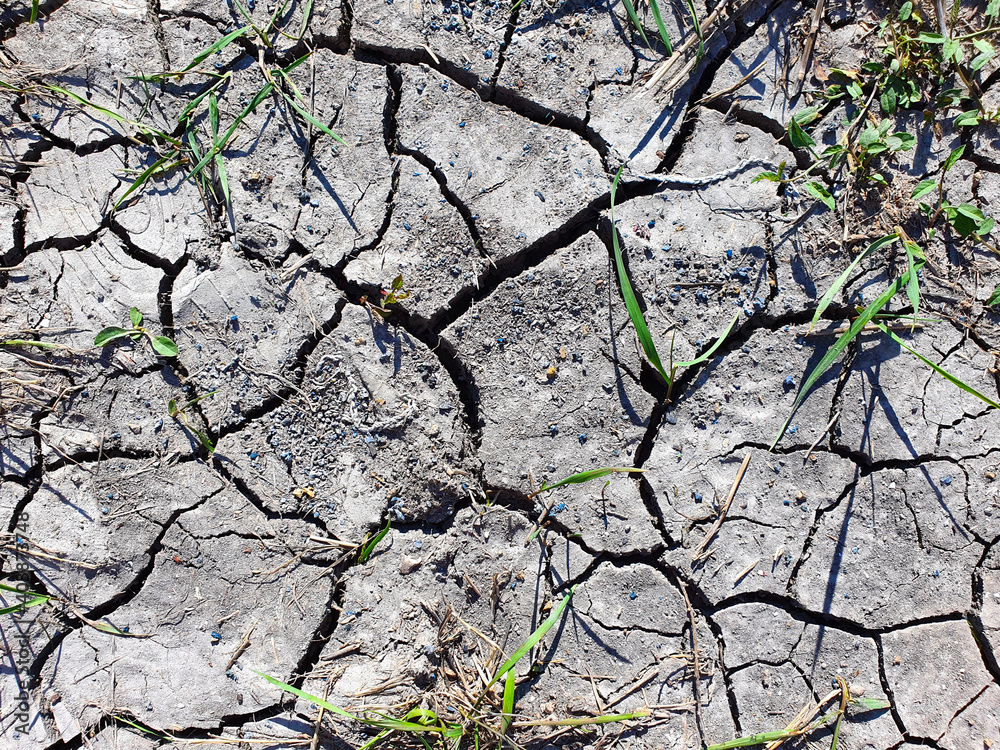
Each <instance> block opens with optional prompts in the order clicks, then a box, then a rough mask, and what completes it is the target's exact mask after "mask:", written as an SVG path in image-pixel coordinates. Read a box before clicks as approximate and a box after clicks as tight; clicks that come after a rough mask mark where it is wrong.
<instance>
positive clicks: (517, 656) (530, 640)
mask: <svg viewBox="0 0 1000 750" xmlns="http://www.w3.org/2000/svg"><path fill="white" fill-rule="evenodd" d="M575 591H576V586H571V587H570V590H569V591H568V592H567V593H566V596H564V597H563V598H562V601H560V602H559V604H557V605H556V606H555V607H553V608H552V613H551V614H550V615H549V617H548V619H547V620H545V622H543V623H542V624H541V625H539V626H538V628H537V629H536V630H535V632H534V633H532V634H531V635H529V636H528V637H527V639H526V640H525V641H524V643H522V644H521V647H520V648H519V649H518V650H517V651H515V652H514V654H513V655H512V656H511V657H510V658H509V659H508V660H507V661H505V662H504V663H503V664H501V665H500V668H499V669H498V670H497V671H496V674H495V675H494V676H493V679H492V680H490V683H489V684H488V685H487V686H486V688H485V689H484V690H483V692H482V695H480V696H479V699H478V700H477V701H476V703H475V707H476V708H478V707H479V704H480V703H482V702H483V698H485V697H486V694H487V693H488V692H489V690H490V688H491V687H493V686H494V685H496V684H497V682H498V681H499V680H500V678H501V677H503V676H504V675H505V674H507V671H508V670H510V669H513V668H514V667H515V666H516V665H517V663H518V662H519V661H520V660H521V657H523V656H524V655H525V654H526V653H528V652H529V651H531V649H533V648H534V647H535V646H536V645H537V644H538V642H539V641H540V640H542V638H544V637H545V634H546V633H548V632H549V630H551V629H552V627H553V626H554V625H555V624H556V623H557V622H559V620H560V619H561V618H562V614H563V612H564V611H566V607H567V605H569V600H570V599H572V598H573V593H574V592H575Z"/></svg>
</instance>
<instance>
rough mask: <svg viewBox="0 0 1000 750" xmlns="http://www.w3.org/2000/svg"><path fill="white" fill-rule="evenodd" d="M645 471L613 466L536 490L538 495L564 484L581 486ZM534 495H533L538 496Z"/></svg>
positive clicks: (568, 478) (570, 477) (574, 476)
mask: <svg viewBox="0 0 1000 750" xmlns="http://www.w3.org/2000/svg"><path fill="white" fill-rule="evenodd" d="M644 471H646V470H645V469H635V468H632V467H628V466H613V467H607V468H604V469H591V470H590V471H581V472H580V473H579V474H572V475H570V476H568V477H566V478H565V479H560V480H559V481H558V482H553V483H552V484H543V485H542V489H540V490H538V493H541V492H548V491H549V490H554V489H555V488H556V487H562V486H563V485H566V484H582V483H584V482H589V481H591V480H592V479H600V478H601V477H606V476H608V475H609V474H641V473H643V472H644ZM538 493H535V494H538Z"/></svg>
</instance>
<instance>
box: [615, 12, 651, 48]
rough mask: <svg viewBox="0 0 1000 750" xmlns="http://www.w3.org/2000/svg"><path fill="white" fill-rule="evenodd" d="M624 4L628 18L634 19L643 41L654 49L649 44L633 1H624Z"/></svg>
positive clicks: (633, 21)
mask: <svg viewBox="0 0 1000 750" xmlns="http://www.w3.org/2000/svg"><path fill="white" fill-rule="evenodd" d="M622 2H624V3H625V10H626V11H627V12H628V17H629V18H631V19H632V23H633V24H634V25H635V27H636V28H637V29H638V30H639V36H641V37H642V41H643V42H645V43H646V46H647V47H649V48H650V49H652V48H653V45H651V44H650V43H649V40H648V39H647V38H646V32H645V31H643V30H642V24H641V23H639V16H637V15H636V14H635V6H634V5H632V0H622Z"/></svg>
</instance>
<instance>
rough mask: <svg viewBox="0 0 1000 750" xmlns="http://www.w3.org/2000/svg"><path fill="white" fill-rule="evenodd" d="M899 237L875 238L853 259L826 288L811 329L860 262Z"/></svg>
mask: <svg viewBox="0 0 1000 750" xmlns="http://www.w3.org/2000/svg"><path fill="white" fill-rule="evenodd" d="M897 239H899V237H897V236H896V235H895V234H887V235H886V236H885V237H879V238H878V239H877V240H875V241H874V242H873V243H872V244H870V245H869V246H868V249H867V250H865V251H864V252H863V253H859V254H858V257H857V258H855V259H854V260H853V261H851V265H849V266H848V267H847V269H846V270H845V271H844V272H843V273H842V274H840V276H838V277H837V280H836V281H834V282H833V285H832V286H831V287H830V288H829V289H827V290H826V294H824V295H823V297H822V299H820V301H819V306H818V307H817V308H816V314H815V315H813V319H812V322H811V323H810V324H809V330H810V331H811V330H812V329H813V327H814V326H815V325H816V323H818V322H819V319H820V316H821V315H822V314H823V313H824V312H825V311H826V308H828V307H829V306H830V302H832V301H833V298H834V296H836V294H837V292H839V291H840V290H841V288H842V287H843V286H844V284H846V283H847V280H848V279H849V278H850V277H851V274H852V273H854V269H855V268H857V266H858V264H859V263H860V262H861V261H863V260H864V259H865V258H867V257H868V256H869V255H871V254H872V253H873V252H875V251H876V250H878V249H879V248H880V247H885V246H886V245H891V244H892V243H893V242H895V241H896V240H897Z"/></svg>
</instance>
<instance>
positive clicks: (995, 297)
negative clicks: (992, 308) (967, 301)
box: [986, 284, 1000, 305]
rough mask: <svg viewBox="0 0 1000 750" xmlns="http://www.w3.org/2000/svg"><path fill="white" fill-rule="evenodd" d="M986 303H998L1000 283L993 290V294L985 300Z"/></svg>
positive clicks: (999, 303) (999, 302)
mask: <svg viewBox="0 0 1000 750" xmlns="http://www.w3.org/2000/svg"><path fill="white" fill-rule="evenodd" d="M986 304H987V305H1000V284H997V288H996V289H994V290H993V294H991V295H990V298H989V299H988V300H987V301H986Z"/></svg>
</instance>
